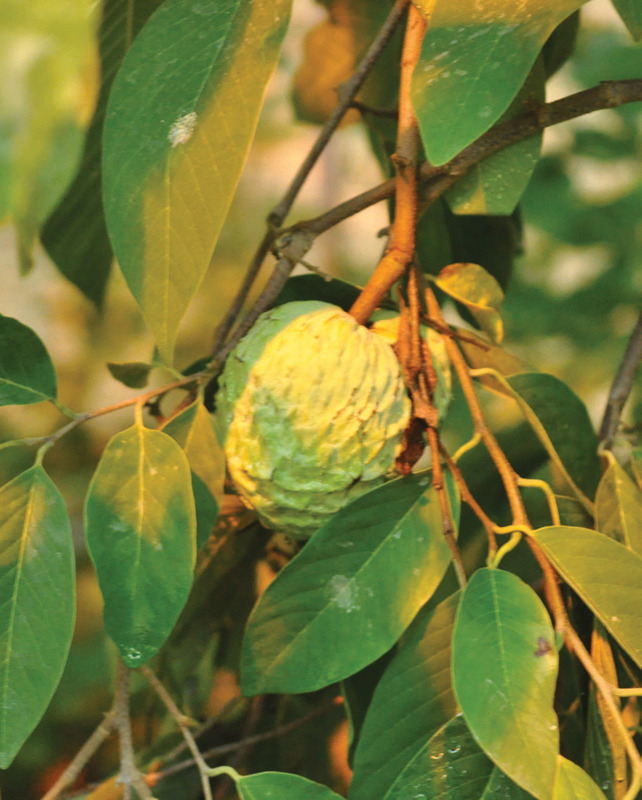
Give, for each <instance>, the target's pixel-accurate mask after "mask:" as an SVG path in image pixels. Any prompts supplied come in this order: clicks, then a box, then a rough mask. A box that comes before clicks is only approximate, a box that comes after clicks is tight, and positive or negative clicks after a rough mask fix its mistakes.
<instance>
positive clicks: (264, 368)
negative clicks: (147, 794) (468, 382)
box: [216, 301, 411, 539]
mask: <svg viewBox="0 0 642 800" xmlns="http://www.w3.org/2000/svg"><path fill="white" fill-rule="evenodd" d="M216 405H217V417H218V421H219V425H220V427H221V431H222V435H223V440H224V442H225V452H226V456H227V462H228V469H229V472H230V476H231V478H232V480H233V481H234V484H235V486H236V488H237V490H238V491H239V494H240V495H241V496H242V497H243V499H244V500H245V501H246V502H247V503H249V504H250V505H251V506H252V507H254V508H255V509H256V511H257V513H258V515H259V518H260V519H261V521H262V522H263V524H264V525H266V526H267V527H269V528H275V529H277V530H279V531H282V532H284V533H287V534H289V535H291V536H294V537H296V538H300V539H306V538H309V537H310V536H311V535H312V534H313V533H314V532H315V531H316V530H317V529H318V528H319V527H321V525H322V524H323V523H324V522H325V521H326V520H327V519H328V517H330V516H331V515H333V514H335V513H336V512H337V511H339V509H341V508H342V507H343V506H344V505H345V504H346V503H347V502H348V501H350V500H354V499H355V498H357V497H359V496H360V495H362V494H364V493H365V492H367V491H369V490H370V489H373V488H374V487H375V486H378V485H379V484H381V483H382V482H383V481H384V480H385V479H386V477H387V476H389V475H390V474H391V473H392V471H393V469H394V462H395V458H396V456H397V455H398V454H399V452H400V450H401V447H402V435H403V431H404V429H405V428H406V426H407V424H408V422H409V420H410V414H411V404H410V400H409V398H408V395H407V392H406V388H405V385H404V380H403V374H402V371H401V367H400V365H399V363H398V361H397V359H396V357H395V355H394V353H393V351H392V348H391V346H390V345H389V344H387V343H386V341H385V340H384V339H383V338H382V337H380V336H378V335H377V334H375V333H372V332H371V331H370V330H368V329H367V328H364V327H363V326H360V325H358V324H357V323H356V322H355V320H354V319H353V318H352V317H351V316H350V315H349V314H347V313H346V312H345V311H343V310H342V309H340V308H338V307H337V306H333V305H330V304H328V303H321V302H317V301H306V302H294V303H286V304H285V305H282V306H279V307H277V308H275V309H273V310H271V311H268V312H266V313H265V314H262V315H261V317H259V319H258V321H257V322H256V324H255V325H254V327H253V328H252V329H251V331H250V332H249V333H248V335H247V336H246V337H245V338H244V339H243V340H242V341H241V342H240V343H239V344H238V345H237V347H236V348H235V349H234V350H233V351H232V353H231V354H230V355H229V357H228V359H227V363H226V366H225V370H224V371H223V373H222V375H221V379H220V389H219V392H218V395H217V401H216Z"/></svg>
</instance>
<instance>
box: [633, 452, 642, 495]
mask: <svg viewBox="0 0 642 800" xmlns="http://www.w3.org/2000/svg"><path fill="white" fill-rule="evenodd" d="M631 469H632V470H633V474H634V475H635V480H636V481H637V484H638V486H639V488H640V489H642V447H634V448H633V450H632V451H631Z"/></svg>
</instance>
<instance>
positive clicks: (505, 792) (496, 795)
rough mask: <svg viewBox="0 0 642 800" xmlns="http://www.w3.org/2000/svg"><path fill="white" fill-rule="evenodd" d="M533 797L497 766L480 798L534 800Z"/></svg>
mask: <svg viewBox="0 0 642 800" xmlns="http://www.w3.org/2000/svg"><path fill="white" fill-rule="evenodd" d="M532 797H533V795H532V794H530V793H529V792H526V791H524V789H522V788H520V787H519V786H518V785H517V784H516V783H513V781H512V780H511V779H510V778H509V777H508V776H507V775H505V774H504V773H503V772H502V771H501V770H500V769H498V768H497V767H495V768H494V769H493V771H492V773H491V776H490V780H489V781H488V784H487V785H486V788H485V789H484V793H483V794H482V795H481V797H480V798H479V800H500V798H501V800H532Z"/></svg>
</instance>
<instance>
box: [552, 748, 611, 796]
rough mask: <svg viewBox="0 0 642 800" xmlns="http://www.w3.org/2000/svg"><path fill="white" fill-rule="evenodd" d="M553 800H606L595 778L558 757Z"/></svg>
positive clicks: (565, 759) (570, 762)
mask: <svg viewBox="0 0 642 800" xmlns="http://www.w3.org/2000/svg"><path fill="white" fill-rule="evenodd" d="M557 758H558V763H557V775H556V777H555V792H554V794H553V800H605V798H604V795H603V794H602V791H601V790H600V788H599V787H598V785H597V784H596V783H595V781H594V780H593V778H591V777H590V776H589V775H587V774H586V772H584V770H583V769H582V768H581V767H578V766H577V764H574V763H573V762H572V761H569V760H568V759H567V758H564V757H563V756H558V757H557Z"/></svg>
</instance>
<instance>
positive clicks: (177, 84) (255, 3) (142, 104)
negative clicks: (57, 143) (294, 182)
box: [103, 0, 291, 362]
mask: <svg viewBox="0 0 642 800" xmlns="http://www.w3.org/2000/svg"><path fill="white" fill-rule="evenodd" d="M290 5H291V0H218V2H203V0H167V2H165V3H163V5H162V6H161V7H160V8H159V9H158V11H156V12H155V13H154V14H153V15H152V17H151V18H150V20H149V22H148V23H147V25H145V27H144V28H143V30H142V31H141V33H140V34H139V36H138V37H137V39H136V41H135V42H134V45H133V46H132V48H131V49H130V51H129V52H128V54H127V56H126V57H125V59H124V61H123V65H122V67H121V69H120V71H119V73H118V75H117V77H116V80H115V81H114V87H113V90H112V93H111V97H110V101H109V106H108V108H107V117H106V122H105V130H104V136H103V187H104V197H105V218H106V221H107V229H108V231H109V235H110V238H111V242H112V245H113V248H114V251H115V253H116V256H117V258H118V261H119V263H120V266H121V269H122V271H123V274H124V276H125V279H126V281H127V283H128V285H129V288H130V289H131V291H132V293H133V294H134V297H135V298H136V300H137V301H138V303H139V305H140V307H141V309H142V312H143V314H144V316H145V319H146V321H147V324H148V326H149V328H150V329H151V331H152V332H153V334H154V335H155V337H156V342H157V345H158V349H159V351H160V354H161V356H162V357H163V358H164V359H165V360H166V361H167V362H171V360H172V356H173V352H174V342H175V339H176V334H177V330H178V326H179V324H180V321H181V318H182V316H183V314H184V312H185V310H186V308H187V306H188V304H189V302H190V300H191V299H192V297H193V296H194V293H195V292H196V290H197V288H198V286H199V284H200V282H201V280H202V278H203V276H204V275H205V272H206V270H207V267H208V265H209V262H210V259H211V256H212V253H213V251H214V247H215V245H216V241H217V238H218V235H219V233H220V230H221V227H222V225H223V222H224V220H225V216H226V214H227V211H228V208H229V205H230V202H231V200H232V195H233V193H234V189H235V187H236V183H237V180H238V178H239V175H240V173H241V170H242V167H243V162H244V160H245V156H246V153H247V150H248V147H249V145H250V142H251V140H252V137H253V135H254V130H255V127H256V122H257V118H258V113H259V110H260V106H261V101H262V98H263V93H264V90H265V86H266V83H267V80H268V78H269V77H270V75H271V73H272V70H273V68H274V66H275V64H276V60H277V58H278V55H279V50H280V45H281V41H282V38H283V35H284V34H285V30H286V28H287V23H288V19H289V14H290Z"/></svg>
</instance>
